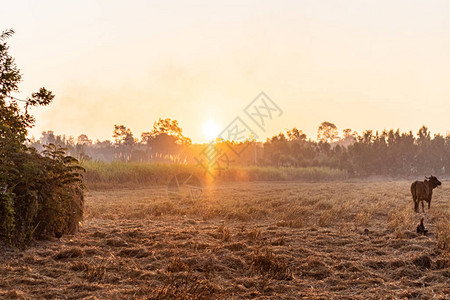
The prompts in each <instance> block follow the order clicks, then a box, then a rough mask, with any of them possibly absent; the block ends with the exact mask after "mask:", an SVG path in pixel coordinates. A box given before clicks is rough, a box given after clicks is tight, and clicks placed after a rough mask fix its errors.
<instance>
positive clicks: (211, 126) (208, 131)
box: [202, 120, 219, 141]
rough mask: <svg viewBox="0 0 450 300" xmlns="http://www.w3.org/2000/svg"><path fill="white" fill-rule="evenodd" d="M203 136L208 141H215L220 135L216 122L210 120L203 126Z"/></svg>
mask: <svg viewBox="0 0 450 300" xmlns="http://www.w3.org/2000/svg"><path fill="white" fill-rule="evenodd" d="M202 131H203V136H204V137H205V138H206V139H208V141H212V140H215V139H216V137H217V135H218V134H219V126H217V124H216V122H215V121H214V120H209V121H207V122H206V123H204V124H203V130H202Z"/></svg>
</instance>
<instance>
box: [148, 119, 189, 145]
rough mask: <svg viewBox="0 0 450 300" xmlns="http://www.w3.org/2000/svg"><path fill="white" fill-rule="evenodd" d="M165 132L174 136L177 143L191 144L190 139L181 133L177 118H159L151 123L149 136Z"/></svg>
mask: <svg viewBox="0 0 450 300" xmlns="http://www.w3.org/2000/svg"><path fill="white" fill-rule="evenodd" d="M163 133H165V134H167V135H170V136H173V137H175V138H176V142H177V143H178V144H191V143H192V142H191V139H190V138H188V137H185V136H184V135H183V129H181V127H180V125H179V124H178V121H177V120H172V119H170V118H166V119H161V118H159V120H158V121H157V122H155V123H154V124H153V130H152V131H151V136H152V137H156V136H157V135H159V134H163Z"/></svg>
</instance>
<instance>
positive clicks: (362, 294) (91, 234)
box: [0, 182, 450, 299]
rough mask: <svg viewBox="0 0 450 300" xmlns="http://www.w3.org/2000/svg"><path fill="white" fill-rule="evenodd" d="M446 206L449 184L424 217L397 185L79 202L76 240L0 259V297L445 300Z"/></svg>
mask: <svg viewBox="0 0 450 300" xmlns="http://www.w3.org/2000/svg"><path fill="white" fill-rule="evenodd" d="M449 199H450V185H449V182H444V183H443V187H442V188H438V189H436V190H435V191H434V196H433V201H432V203H431V210H430V211H428V210H427V209H426V210H425V213H424V214H422V213H419V214H417V213H414V211H413V204H412V199H411V196H410V191H409V183H408V182H370V183H368V182H366V183H364V182H341V183H336V182H330V183H298V182H283V183H273V182H272V183H267V182H260V183H238V184H236V183H233V184H232V183H227V184H218V185H215V186H214V185H211V186H208V187H206V188H205V189H204V191H203V194H202V196H201V198H199V199H194V200H192V199H184V200H180V199H179V200H171V199H169V198H168V197H167V193H166V190H165V189H164V188H141V189H120V190H113V191H90V192H89V193H88V197H87V200H86V217H85V220H84V221H83V224H82V227H81V230H80V232H79V233H78V234H77V235H75V236H63V237H62V238H61V239H60V240H58V239H56V238H54V239H52V240H49V241H39V242H35V243H34V245H32V247H30V248H29V249H27V250H26V251H18V250H11V249H7V248H5V247H3V248H2V249H0V250H1V255H0V276H1V277H0V298H62V299H64V298H87V299H96V298H98V299H104V298H110V299H111V298H115V299H119V298H157V299H173V298H178V299H198V298H200V299H214V298H219V299H240V298H261V299H280V298H282V299H299V298H305V299H403V298H405V299H409V298H413V299H432V298H435V299H450V296H449V295H450V251H449V249H448V248H449V247H450V245H449V243H450V223H449V220H450V218H449V216H450V210H449V208H450V200H449ZM422 216H423V217H424V218H425V227H426V228H427V229H428V230H429V234H428V235H426V236H424V235H420V234H417V233H416V226H417V224H418V223H419V220H420V218H421V217H422Z"/></svg>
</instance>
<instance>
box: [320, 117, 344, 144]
mask: <svg viewBox="0 0 450 300" xmlns="http://www.w3.org/2000/svg"><path fill="white" fill-rule="evenodd" d="M338 136H339V132H338V129H337V127H336V125H334V124H333V123H330V122H326V121H325V122H322V124H320V126H319V128H318V130H317V140H318V141H319V142H324V143H333V142H335V141H336V140H337V139H338Z"/></svg>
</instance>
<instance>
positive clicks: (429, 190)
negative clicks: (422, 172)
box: [411, 175, 441, 212]
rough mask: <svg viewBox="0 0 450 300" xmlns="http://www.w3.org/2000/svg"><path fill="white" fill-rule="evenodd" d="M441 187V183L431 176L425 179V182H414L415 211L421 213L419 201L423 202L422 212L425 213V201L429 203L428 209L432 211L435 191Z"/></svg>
mask: <svg viewBox="0 0 450 300" xmlns="http://www.w3.org/2000/svg"><path fill="white" fill-rule="evenodd" d="M439 185H441V182H440V181H439V180H438V179H437V178H436V177H434V176H433V175H431V176H430V177H425V181H414V182H413V183H412V184H411V194H412V197H413V201H414V211H415V212H419V201H422V211H423V212H425V208H424V204H423V201H424V200H425V201H427V202H428V209H430V204H431V196H432V195H433V189H434V188H435V187H437V186H439Z"/></svg>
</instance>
